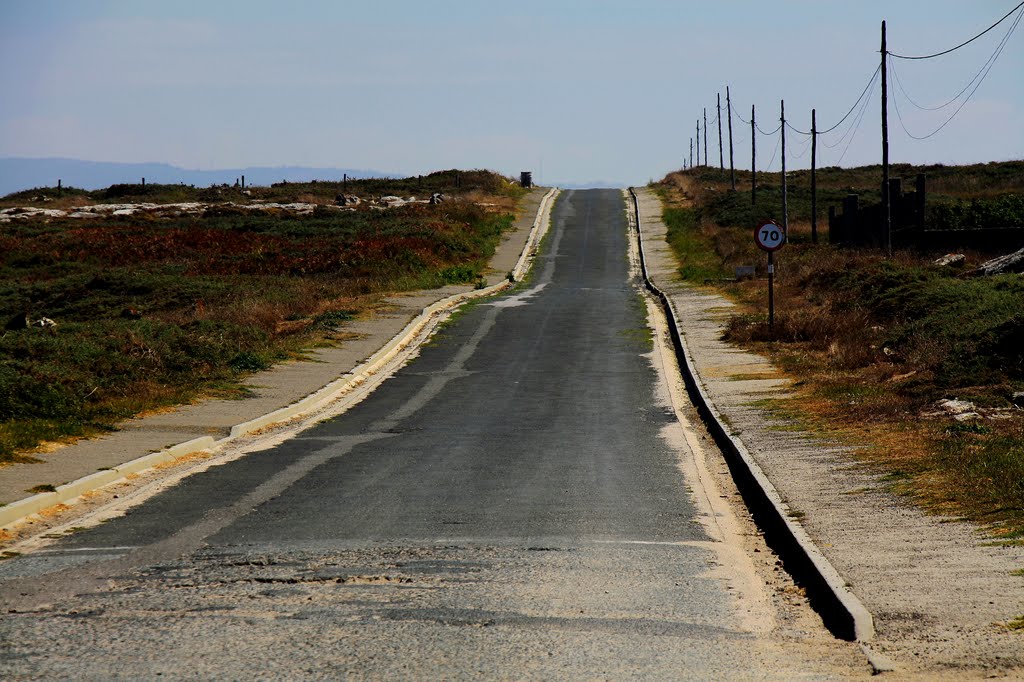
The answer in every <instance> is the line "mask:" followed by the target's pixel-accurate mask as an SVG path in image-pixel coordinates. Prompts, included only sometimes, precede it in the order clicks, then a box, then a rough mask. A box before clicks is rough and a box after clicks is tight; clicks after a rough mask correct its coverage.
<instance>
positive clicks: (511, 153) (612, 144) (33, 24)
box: [0, 0, 1024, 183]
mask: <svg viewBox="0 0 1024 682" xmlns="http://www.w3.org/2000/svg"><path fill="white" fill-rule="evenodd" d="M1015 4H1016V1H1015V0H999V1H996V0H979V1H977V2H964V1H963V0H929V2H927V3H924V2H920V1H919V0H914V1H911V0H884V1H881V0H857V1H856V2H851V1H849V0H844V1H836V2H824V1H820V0H818V1H813V0H785V1H777V2H763V1H757V0H734V1H732V2H714V1H711V2H707V1H705V2H699V3H697V2H682V1H678V0H676V1H668V0H634V1H633V2H621V1H616V2H606V1H603V0H595V1H591V2H586V1H583V0H513V1H511V2H501V3H497V2H481V1H480V0H465V1H454V0H435V1H434V2H429V3H428V2H422V1H416V2H413V1H407V0H391V1H390V2H379V3H378V2H346V1H345V0H338V1H328V0H307V1H303V0H295V1H294V2H288V3H283V2H264V1H262V0H245V1H233V0H216V1H213V0H201V1H193V0H175V1H174V2H168V1H166V0H160V1H148V0H0V91H2V92H3V97H2V98H0V156H30V157H47V156H62V157H71V158H79V159H87V160H95V161H139V162H142V161H162V162H168V163H173V164H176V165H179V166H184V167H188V168H202V169H213V168H224V167H240V166H247V165H310V166H325V167H349V168H373V169H379V170H382V171H390V172H396V173H407V174H415V173H421V172H426V171H430V170H435V169H440V168H449V167H461V168H474V167H482V168H491V169H494V170H498V171H501V172H504V173H510V174H511V173H517V172H518V171H520V170H528V169H532V170H533V171H534V172H535V175H539V176H540V178H541V179H542V180H543V181H545V182H552V183H556V182H564V183H569V182H571V183H586V182H590V181H598V180H605V181H613V182H621V183H640V182H646V181H647V180H648V179H650V178H659V177H661V176H662V175H663V174H664V173H665V172H667V171H669V170H672V169H675V168H678V167H680V165H681V164H682V159H683V157H684V156H685V154H686V153H688V148H689V140H690V138H691V137H692V136H693V135H694V134H695V124H696V120H697V118H698V116H702V109H703V107H705V106H706V107H708V117H709V122H712V121H713V120H714V116H715V109H714V107H715V95H716V93H717V92H719V91H722V93H723V102H724V90H725V86H726V85H727V84H728V85H730V86H731V88H732V94H733V100H734V103H735V105H736V107H737V109H738V110H739V112H740V113H741V114H742V115H743V116H744V118H749V114H750V105H751V104H752V103H753V104H756V105H757V109H758V121H759V123H760V124H761V126H762V128H764V129H765V130H772V129H774V128H775V127H776V125H777V123H778V117H779V101H780V99H785V100H786V111H787V114H788V116H787V118H788V119H789V120H790V121H791V122H792V123H793V125H795V126H796V127H797V128H800V129H802V130H807V129H809V127H810V109H811V108H812V107H816V108H817V111H818V123H819V128H827V127H830V126H831V125H833V124H834V123H835V122H836V121H837V120H838V119H839V118H840V117H841V116H842V115H843V114H844V113H846V111H847V110H848V109H849V108H850V106H851V105H852V104H853V102H854V100H856V98H857V97H858V95H859V94H860V92H861V90H862V89H863V88H864V86H865V85H866V84H867V82H868V80H869V78H870V77H871V74H872V72H873V71H874V69H875V67H876V66H877V64H878V60H879V56H878V50H879V26H880V23H881V20H882V19H886V20H887V21H888V27H889V48H890V50H891V51H893V52H898V53H903V54H921V53H930V52H934V51H938V50H942V49H945V48H948V47H951V46H953V45H955V44H957V43H959V42H961V41H963V40H964V39H966V38H968V37H970V36H971V35H973V34H974V33H976V32H978V31H979V30H981V29H983V28H985V27H987V26H988V25H989V24H991V23H992V22H993V21H994V20H995V19H997V18H999V17H1000V16H1002V15H1003V14H1005V13H1006V12H1007V11H1009V10H1010V9H1011V8H1012V7H1013V6H1014V5H1015ZM1008 26H1009V22H1007V23H1004V24H1003V25H1002V26H1000V27H999V28H997V29H996V30H994V31H993V32H991V33H989V34H988V35H986V36H985V37H984V38H982V39H980V40H978V41H976V42H975V43H974V44H972V45H970V46H968V47H966V48H964V49H962V50H959V51H957V52H955V53H953V54H951V55H949V56H947V57H943V58H939V59H934V60H929V61H925V62H906V61H904V62H899V63H898V64H897V68H898V73H899V76H900V78H901V82H902V84H903V86H904V87H905V89H906V91H907V92H908V93H909V95H910V96H911V97H912V98H913V99H914V100H915V101H917V103H918V104H920V105H923V106H935V105H937V104H942V103H943V102H945V101H946V100H947V99H949V98H951V97H953V96H954V95H956V93H957V92H958V91H959V90H960V89H961V88H962V87H963V86H964V85H965V84H966V83H967V82H968V81H970V79H971V78H972V77H973V76H974V75H975V73H976V72H977V71H978V69H980V68H981V67H982V66H983V65H984V63H985V62H986V60H987V59H988V58H989V57H990V55H991V54H992V52H993V50H994V49H995V48H996V46H997V44H998V42H999V41H1000V39H1001V38H1002V36H1003V35H1004V33H1005V30H1006V29H1007V28H1008ZM1021 74H1024V26H1022V27H1021V28H1019V29H1018V31H1017V32H1016V33H1014V34H1013V36H1012V37H1011V38H1010V40H1009V42H1008V43H1007V45H1006V48H1005V50H1004V52H1003V53H1002V55H1001V57H1000V58H999V60H998V62H996V64H995V66H994V68H993V69H992V71H991V72H990V74H989V75H988V78H987V80H986V81H985V82H984V83H983V84H982V85H981V87H980V88H979V89H978V91H977V92H976V94H975V95H974V97H973V99H972V100H971V101H970V103H968V104H967V106H966V107H964V109H963V110H962V111H961V112H960V114H959V115H958V116H957V117H956V118H955V119H954V120H953V121H952V122H951V123H950V124H949V125H948V126H947V127H946V128H945V129H943V130H942V131H941V132H940V133H938V134H937V135H936V136H935V137H933V138H931V139H929V140H926V141H915V140H912V139H910V138H909V137H908V136H907V135H906V133H904V131H903V129H902V127H901V125H900V123H899V121H898V120H897V118H896V115H895V112H894V111H891V112H890V117H891V119H890V127H891V130H892V147H891V148H892V159H893V161H911V162H941V163H950V164H953V163H968V162H975V161H987V160H1005V159H1019V158H1022V157H1024V125H1021V122H1022V121H1024V76H1022V75H1021ZM893 96H894V97H897V98H899V104H900V106H901V111H902V112H903V115H904V119H905V122H906V125H907V127H908V128H909V129H910V131H911V132H912V133H914V134H917V135H921V134H925V133H928V132H931V131H932V130H933V129H934V128H936V127H937V126H938V125H939V124H941V123H942V121H943V120H945V118H946V117H948V114H949V113H951V112H952V110H953V109H955V107H949V108H946V109H943V110H941V111H938V112H927V111H921V110H918V109H914V108H913V107H912V105H910V104H909V103H908V102H907V101H906V99H904V98H903V96H902V95H893ZM878 99H879V97H878V89H877V88H875V89H873V90H872V99H871V102H870V105H869V107H868V108H867V110H866V112H865V115H864V119H863V122H862V125H861V127H860V129H859V131H858V133H857V135H856V137H855V138H854V140H853V142H852V144H851V145H850V147H849V149H848V151H846V153H845V156H844V157H843V160H842V164H843V165H856V164H864V163H877V162H878V161H879V160H880V142H879V127H880V126H879V103H878ZM850 120H851V121H852V120H853V117H851V119H850ZM733 123H734V141H735V145H736V154H735V158H736V162H737V166H738V167H743V168H748V167H749V165H750V155H749V146H750V142H749V127H748V126H745V125H743V124H742V123H740V122H739V121H738V120H734V122H733ZM844 129H845V127H843V128H840V129H839V130H837V131H836V133H833V134H832V136H831V137H823V138H822V139H821V142H822V144H821V159H820V160H819V165H832V164H835V163H836V162H837V161H838V160H839V157H840V154H841V153H842V152H843V150H844V149H845V143H843V144H836V142H837V140H838V139H839V137H840V136H839V135H838V134H837V133H841V132H842V131H843V130H844ZM804 139H805V138H801V137H800V136H798V135H795V134H791V135H790V136H789V141H790V143H791V144H790V152H789V154H787V159H788V161H787V163H788V165H789V167H790V168H797V167H806V166H807V164H808V162H809V155H808V154H806V152H804V154H803V156H799V157H798V155H799V154H800V153H801V151H802V150H803V149H804V145H803V144H801V143H802V141H803V140H804ZM709 143H710V144H709V151H711V152H712V153H711V158H712V160H713V161H714V162H715V163H717V161H718V151H717V127H716V126H712V137H711V139H710V140H709ZM774 143H775V138H771V137H761V138H759V140H758V159H759V163H758V166H759V168H761V169H763V168H764V167H765V166H767V164H768V162H769V160H770V158H771V156H772V149H773V148H774ZM726 144H727V143H726ZM826 144H832V145H835V146H834V147H833V148H829V147H827V146H825V145H826ZM778 166H779V159H778V156H777V155H776V158H775V161H774V163H773V168H774V169H777V168H778Z"/></svg>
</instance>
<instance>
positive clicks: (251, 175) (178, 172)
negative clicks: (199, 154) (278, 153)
mask: <svg viewBox="0 0 1024 682" xmlns="http://www.w3.org/2000/svg"><path fill="white" fill-rule="evenodd" d="M344 174H347V175H348V176H349V177H350V178H380V177H390V176H391V174H388V173H382V172H379V171H373V170H366V169H361V168H307V167H302V166H275V167H252V168H225V169H222V170H189V169H187V168H178V167H177V166H172V165H170V164H166V163H115V162H108V161H80V160H78V159H60V158H55V159H26V158H0V196H5V195H7V194H10V193H11V192H19V191H21V190H24V189H32V188H35V187H55V186H56V185H57V180H58V179H59V180H60V181H61V182H62V183H63V185H64V186H65V187H80V188H82V189H101V188H103V187H109V186H110V185H113V184H118V183H136V182H139V181H140V180H141V179H142V178H146V182H154V183H162V184H175V183H179V182H180V183H184V184H186V185H196V186H200V187H208V186H209V185H214V184H218V185H219V184H222V183H228V184H234V183H235V180H237V179H238V178H240V177H242V176H243V175H244V176H245V184H247V185H270V184H273V183H275V182H281V181H282V180H287V181H288V182H303V181H309V180H340V179H341V178H342V175H344Z"/></svg>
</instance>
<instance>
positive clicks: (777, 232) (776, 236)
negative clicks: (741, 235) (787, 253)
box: [754, 220, 786, 251]
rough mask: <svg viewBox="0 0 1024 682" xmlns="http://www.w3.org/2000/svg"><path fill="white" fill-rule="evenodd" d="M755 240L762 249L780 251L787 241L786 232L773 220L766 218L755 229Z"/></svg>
mask: <svg viewBox="0 0 1024 682" xmlns="http://www.w3.org/2000/svg"><path fill="white" fill-rule="evenodd" d="M754 241H755V242H756V243H757V246H758V248H760V249H761V250H762V251H778V250H779V249H781V248H782V246H783V245H784V244H785V243H786V233H785V232H784V231H783V230H782V228H781V227H779V226H778V225H776V224H775V223H773V222H772V221H770V220H766V221H764V222H763V223H761V224H760V225H758V226H757V229H756V230H754Z"/></svg>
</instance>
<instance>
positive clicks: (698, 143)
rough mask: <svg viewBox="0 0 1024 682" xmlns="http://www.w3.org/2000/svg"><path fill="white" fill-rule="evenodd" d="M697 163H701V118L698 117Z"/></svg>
mask: <svg viewBox="0 0 1024 682" xmlns="http://www.w3.org/2000/svg"><path fill="white" fill-rule="evenodd" d="M697 165H698V166H699V165H700V119H699V118H698V119H697Z"/></svg>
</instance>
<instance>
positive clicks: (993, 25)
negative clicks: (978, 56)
mask: <svg viewBox="0 0 1024 682" xmlns="http://www.w3.org/2000/svg"><path fill="white" fill-rule="evenodd" d="M1021 7H1024V2H1021V3H1020V4H1019V5H1017V6H1016V7H1014V8H1013V9H1011V10H1010V11H1009V12H1007V13H1006V14H1005V15H1003V18H1002V19H1000V20H999V21H997V22H996V23H994V24H992V25H991V26H989V27H988V28H986V29H985V30H984V31H982V32H981V33H979V34H978V35H976V36H974V37H973V38H971V39H970V40H965V41H964V42H962V43H960V44H959V45H957V46H956V47H951V48H949V49H948V50H943V51H942V52H936V53H935V54H925V55H917V56H908V55H904V54H896V53H895V52H889V53H888V55H889V56H890V57H895V58H896V59H934V58H935V57H941V56H942V55H946V54H949V53H950V52H955V51H956V50H959V49H960V48H961V47H964V46H966V45H970V44H971V43H973V42H974V41H975V40H977V39H978V38H980V37H982V36H983V35H985V34H986V33H988V32H989V31H991V30H992V29H994V28H995V27H996V26H998V25H999V24H1001V23H1003V22H1004V21H1006V20H1007V18H1009V16H1010V15H1011V14H1013V13H1014V12H1016V11H1017V10H1019V9H1020V8H1021Z"/></svg>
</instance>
